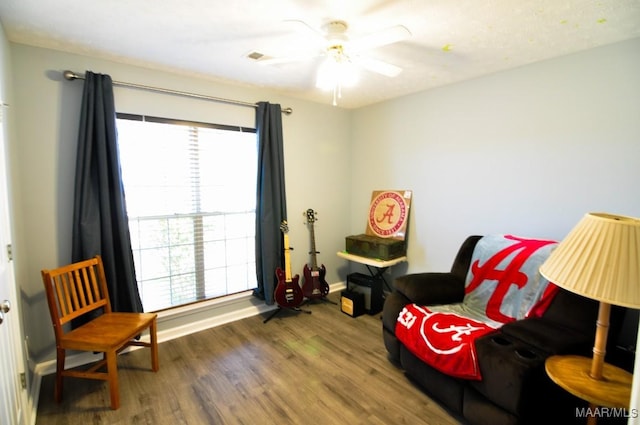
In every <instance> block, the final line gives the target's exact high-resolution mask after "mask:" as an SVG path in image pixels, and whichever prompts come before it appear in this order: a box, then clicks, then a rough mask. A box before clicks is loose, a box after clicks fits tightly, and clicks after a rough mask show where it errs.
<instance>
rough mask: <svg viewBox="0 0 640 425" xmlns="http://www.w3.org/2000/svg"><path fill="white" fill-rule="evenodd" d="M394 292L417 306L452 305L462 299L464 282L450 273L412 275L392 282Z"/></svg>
mask: <svg viewBox="0 0 640 425" xmlns="http://www.w3.org/2000/svg"><path fill="white" fill-rule="evenodd" d="M394 286H395V289H396V291H398V292H400V293H401V294H402V295H404V296H405V297H406V298H407V299H409V300H410V301H411V302H412V303H416V304H419V305H436V304H453V303H459V302H462V300H463V299H464V281H463V280H461V279H460V278H458V277H456V276H455V275H454V274H452V273H433V272H430V273H414V274H407V275H404V276H400V277H398V278H396V279H395V280H394Z"/></svg>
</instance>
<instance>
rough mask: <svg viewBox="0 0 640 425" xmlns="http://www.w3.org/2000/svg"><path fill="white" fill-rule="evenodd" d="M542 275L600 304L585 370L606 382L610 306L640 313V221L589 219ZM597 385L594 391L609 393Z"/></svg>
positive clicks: (544, 267)
mask: <svg viewBox="0 0 640 425" xmlns="http://www.w3.org/2000/svg"><path fill="white" fill-rule="evenodd" d="M540 273H541V274H542V276H544V277H545V278H546V279H547V280H549V282H553V283H554V284H556V285H557V286H559V287H561V288H564V289H566V290H568V291H571V292H574V293H576V294H578V295H582V296H584V297H587V298H591V299H594V300H597V301H599V302H600V305H599V309H598V320H597V323H596V335H595V342H594V346H593V358H592V359H591V360H590V361H589V359H585V360H586V362H585V369H587V368H589V367H590V371H589V372H588V376H589V377H590V379H591V380H593V381H601V382H604V381H607V376H603V368H604V367H605V363H604V358H605V354H606V347H607V333H608V330H609V316H610V312H611V305H612V304H613V305H618V306H623V307H630V308H640V219H637V218H633V217H625V216H620V215H613V214H606V213H588V214H586V215H585V216H584V217H583V218H582V220H581V221H580V222H579V223H578V224H577V225H576V227H574V228H573V230H571V232H570V233H569V234H568V235H567V237H566V238H564V239H563V240H562V241H561V242H560V243H559V244H558V246H557V247H556V248H555V250H554V251H553V252H552V253H551V255H550V256H549V258H548V259H547V260H546V261H545V262H544V264H542V266H541V267H540ZM607 366H609V365H607ZM585 373H586V371H585ZM629 382H630V379H629ZM595 384H596V383H594V391H604V389H600V390H598V389H597V388H599V387H598V385H595ZM626 385H627V384H625V386H626ZM628 387H629V389H628V390H629V391H630V387H631V386H630V385H628ZM625 394H626V389H625ZM629 394H630V392H629ZM625 397H626V396H625ZM627 403H628V401H627Z"/></svg>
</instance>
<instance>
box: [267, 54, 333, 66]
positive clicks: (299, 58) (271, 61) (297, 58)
mask: <svg viewBox="0 0 640 425" xmlns="http://www.w3.org/2000/svg"><path fill="white" fill-rule="evenodd" d="M320 56H322V53H317V52H313V53H301V54H298V55H291V56H282V57H279V58H274V57H267V58H266V59H258V60H257V61H256V62H257V63H258V64H260V65H279V64H283V63H294V62H303V61H306V60H310V59H315V58H317V57H320Z"/></svg>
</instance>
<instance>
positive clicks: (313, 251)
mask: <svg viewBox="0 0 640 425" xmlns="http://www.w3.org/2000/svg"><path fill="white" fill-rule="evenodd" d="M309 231H310V232H311V252H310V254H311V269H312V270H317V269H318V260H317V259H316V254H317V253H318V252H317V251H316V233H315V231H314V230H313V223H311V227H310V229H309Z"/></svg>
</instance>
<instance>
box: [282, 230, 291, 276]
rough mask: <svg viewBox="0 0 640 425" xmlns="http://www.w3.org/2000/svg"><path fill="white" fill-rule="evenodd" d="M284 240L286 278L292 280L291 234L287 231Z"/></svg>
mask: <svg viewBox="0 0 640 425" xmlns="http://www.w3.org/2000/svg"><path fill="white" fill-rule="evenodd" d="M283 240H284V279H285V281H286V282H291V280H292V279H291V248H289V236H288V235H287V234H286V233H285V234H284V236H283Z"/></svg>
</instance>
